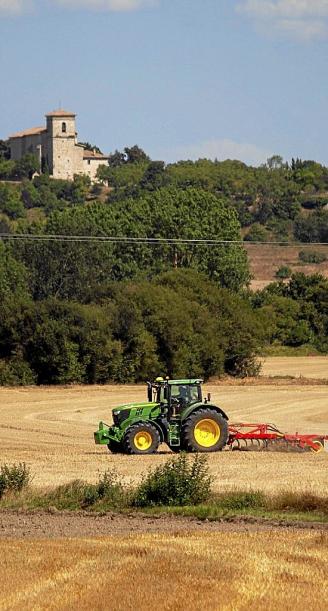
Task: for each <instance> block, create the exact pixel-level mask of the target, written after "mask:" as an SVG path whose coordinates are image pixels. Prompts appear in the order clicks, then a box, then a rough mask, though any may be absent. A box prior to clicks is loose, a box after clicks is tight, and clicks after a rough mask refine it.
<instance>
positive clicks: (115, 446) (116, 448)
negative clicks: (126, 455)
mask: <svg viewBox="0 0 328 611" xmlns="http://www.w3.org/2000/svg"><path fill="white" fill-rule="evenodd" d="M107 448H108V449H109V451H110V452H111V453H112V454H123V452H124V450H123V446H122V444H121V443H119V442H118V441H113V440H110V442H109V444H108V445H107Z"/></svg>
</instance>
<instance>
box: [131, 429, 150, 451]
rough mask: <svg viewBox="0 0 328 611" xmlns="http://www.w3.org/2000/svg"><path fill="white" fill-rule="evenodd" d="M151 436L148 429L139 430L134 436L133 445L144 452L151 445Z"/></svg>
mask: <svg viewBox="0 0 328 611" xmlns="http://www.w3.org/2000/svg"><path fill="white" fill-rule="evenodd" d="M152 443H153V438H152V436H151V434H150V433H148V431H139V432H138V433H137V434H136V435H135V437H134V445H135V446H136V448H138V450H140V451H141V452H146V451H147V450H149V448H150V447H151V444H152Z"/></svg>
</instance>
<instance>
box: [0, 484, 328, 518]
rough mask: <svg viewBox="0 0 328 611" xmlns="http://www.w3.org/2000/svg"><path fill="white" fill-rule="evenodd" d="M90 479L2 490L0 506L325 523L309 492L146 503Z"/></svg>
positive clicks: (325, 502) (321, 500)
mask: <svg viewBox="0 0 328 611" xmlns="http://www.w3.org/2000/svg"><path fill="white" fill-rule="evenodd" d="M97 486H98V484H96V485H92V484H85V483H83V482H80V481H79V480H76V481H74V482H71V483H70V484H66V485H63V486H58V487H57V488H54V489H52V490H48V491H39V490H36V489H33V488H30V489H28V490H24V491H23V492H21V493H19V494H18V493H12V492H10V493H8V494H6V495H4V497H3V498H2V499H1V501H0V511H1V510H5V509H14V510H18V509H20V510H21V509H23V510H26V511H33V510H44V511H63V510H70V511H81V510H87V511H90V512H95V513H99V512H101V513H103V512H109V511H111V512H112V511H115V512H118V513H126V512H127V511H128V512H129V513H131V511H133V512H135V513H136V515H137V514H140V513H142V514H147V515H168V516H181V517H189V518H196V519H198V520H209V521H214V520H224V521H230V520H233V519H238V518H246V519H249V520H251V519H261V520H270V521H278V522H309V523H316V522H320V523H328V498H327V497H319V496H316V495H314V494H313V493H306V492H301V493H295V492H288V491H282V492H280V493H278V494H276V495H274V496H271V495H266V494H264V493H263V492H260V491H242V490H235V491H233V492H227V493H221V494H216V495H212V496H211V497H210V498H209V500H208V501H207V502H204V503H201V504H198V505H185V506H174V505H165V504H162V505H157V506H154V505H152V506H151V505H149V506H143V507H142V508H135V506H134V503H133V499H134V498H135V497H134V491H133V490H125V492H124V493H123V492H122V489H120V490H119V494H118V495H117V491H116V492H115V494H114V495H113V494H112V492H110V494H109V495H104V496H100V497H99V496H97V495H96V492H95V491H96V490H97Z"/></svg>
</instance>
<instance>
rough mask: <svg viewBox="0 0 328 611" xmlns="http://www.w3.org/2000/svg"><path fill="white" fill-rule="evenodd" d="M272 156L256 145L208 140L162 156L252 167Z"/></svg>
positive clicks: (223, 140) (179, 148) (227, 140)
mask: <svg viewBox="0 0 328 611" xmlns="http://www.w3.org/2000/svg"><path fill="white" fill-rule="evenodd" d="M271 155H272V152H271V151H269V150H267V151H266V150H263V149H261V148H260V147H258V146H256V145H255V144H249V143H245V142H244V143H243V142H235V141H234V140H229V139H222V140H206V141H205V142H201V143H200V144H192V145H186V146H179V147H177V148H175V149H173V150H170V151H166V153H164V154H163V152H162V155H160V156H161V157H163V158H165V159H166V160H167V161H178V160H180V159H191V160H197V159H205V158H206V159H213V160H214V159H218V160H219V161H224V160H225V159H238V160H239V161H244V162H245V163H248V164H251V165H259V164H261V163H264V162H265V161H266V160H267V159H268V157H270V156H271Z"/></svg>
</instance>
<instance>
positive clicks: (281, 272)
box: [276, 265, 292, 280]
mask: <svg viewBox="0 0 328 611" xmlns="http://www.w3.org/2000/svg"><path fill="white" fill-rule="evenodd" d="M291 275H292V270H291V269H290V267H288V266H287V265H282V267H279V269H278V270H277V271H276V278H280V279H281V280H284V279H285V278H290V276H291Z"/></svg>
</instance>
